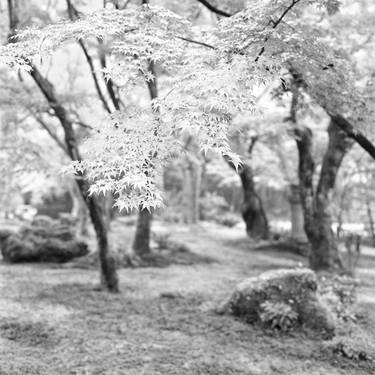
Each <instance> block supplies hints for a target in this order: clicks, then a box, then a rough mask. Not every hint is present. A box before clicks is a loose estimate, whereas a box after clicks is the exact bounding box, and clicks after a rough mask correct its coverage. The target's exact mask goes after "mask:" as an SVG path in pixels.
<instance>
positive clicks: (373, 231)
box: [366, 192, 375, 246]
mask: <svg viewBox="0 0 375 375" xmlns="http://www.w3.org/2000/svg"><path fill="white" fill-rule="evenodd" d="M366 194H367V196H366V208H367V217H368V222H369V227H370V233H371V238H372V246H375V228H374V217H373V215H372V209H371V202H370V200H369V199H368V193H367V192H366Z"/></svg>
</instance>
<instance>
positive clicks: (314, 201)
mask: <svg viewBox="0 0 375 375" xmlns="http://www.w3.org/2000/svg"><path fill="white" fill-rule="evenodd" d="M328 134H329V143H328V147H327V151H326V153H325V155H324V158H323V164H322V168H321V172H320V179H319V183H318V187H317V189H316V192H315V194H314V189H313V174H314V169H315V165H314V161H313V158H312V133H311V130H310V129H308V128H304V129H297V130H296V135H297V146H298V153H299V171H298V172H299V178H300V184H301V199H302V204H303V208H304V220H305V225H304V226H305V232H306V234H307V237H308V239H309V242H310V244H311V247H312V249H311V253H310V257H309V261H310V266H311V268H313V269H315V270H328V269H332V268H337V267H341V266H342V265H341V262H340V258H339V254H338V249H337V243H336V239H335V236H334V233H333V231H332V219H331V212H330V204H331V196H332V192H333V188H334V185H335V181H336V177H337V173H338V170H339V168H340V166H341V163H342V160H343V158H344V156H345V154H346V152H347V151H348V150H349V148H350V146H351V145H352V143H353V142H352V141H351V140H349V138H348V137H347V136H346V134H345V133H344V132H343V131H341V130H340V129H339V127H338V126H337V125H336V124H335V122H334V121H333V120H331V123H330V125H329V128H328Z"/></svg>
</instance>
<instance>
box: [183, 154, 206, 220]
mask: <svg viewBox="0 0 375 375" xmlns="http://www.w3.org/2000/svg"><path fill="white" fill-rule="evenodd" d="M184 161H185V163H184V167H183V168H184V179H185V183H184V201H185V204H184V208H185V215H184V217H185V222H186V223H187V224H197V223H198V221H199V196H200V191H201V178H202V166H201V163H200V160H199V159H198V158H195V157H193V156H191V155H186V157H185V160H184Z"/></svg>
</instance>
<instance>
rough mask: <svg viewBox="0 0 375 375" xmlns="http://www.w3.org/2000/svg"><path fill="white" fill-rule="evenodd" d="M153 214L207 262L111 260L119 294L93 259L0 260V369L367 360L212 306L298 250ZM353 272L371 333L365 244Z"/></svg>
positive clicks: (358, 364)
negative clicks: (71, 263)
mask: <svg viewBox="0 0 375 375" xmlns="http://www.w3.org/2000/svg"><path fill="white" fill-rule="evenodd" d="M158 225H159V226H162V227H167V230H169V231H171V232H172V233H173V237H174V238H176V239H178V240H180V241H183V242H184V243H185V244H188V245H189V246H190V248H191V249H192V250H193V251H194V252H196V253H197V254H200V255H204V256H209V257H212V258H214V259H215V261H214V262H211V263H204V264H202V263H197V264H194V265H171V266H169V267H167V268H152V267H151V268H134V269H131V268H126V269H121V270H120V271H119V275H120V281H121V293H119V294H108V293H106V292H103V291H101V292H99V291H95V285H96V284H97V280H98V273H97V271H95V270H91V269H86V270H83V269H76V268H75V269H74V268H66V267H63V268H62V267H60V266H56V265H49V264H45V265H37V264H23V265H7V264H5V263H2V264H0V374H1V375H5V374H6V375H13V374H14V375H18V374H19V375H21V374H22V375H24V374H25V375H26V374H27V375H33V374H43V375H44V374H45V375H54V374H61V375H68V374H76V375H79V374H82V375H83V374H87V375H94V374H96V375H115V374H125V375H133V374H134V375H140V374H145V375H147V374H150V375H151V374H152V375H153V374H155V375H156V374H160V375H169V374H176V375H184V374H202V375H203V374H212V375H220V374H222V375H228V374H243V375H253V374H257V375H268V374H288V375H293V374H295V375H305V374H306V375H318V374H325V375H326V374H329V375H335V374H348V375H349V374H350V375H352V374H353V375H354V374H356V375H362V374H374V373H375V365H374V363H373V362H371V361H355V360H349V359H346V358H343V357H342V356H340V355H339V354H334V353H332V352H331V351H330V350H328V349H327V343H324V342H322V341H319V340H316V339H312V338H309V337H307V336H305V335H302V336H301V334H297V333H294V334H289V335H281V334H276V333H269V332H268V333H267V332H264V331H263V330H262V329H260V328H259V327H254V326H250V325H247V324H245V323H243V322H241V321H238V320H236V319H234V318H233V317H230V316H219V315H217V314H215V313H214V312H213V308H214V307H215V306H217V304H218V303H220V302H221V301H223V299H225V298H226V297H227V296H228V295H229V294H230V292H231V290H232V288H233V287H234V285H235V284H236V283H237V282H238V281H240V280H242V279H243V278H245V277H249V276H254V275H257V274H259V273H261V272H263V271H265V270H269V269H272V268H281V267H291V266H295V265H297V264H298V263H303V258H301V257H298V256H296V255H288V254H286V253H284V254H283V253H280V252H279V251H274V252H273V251H272V250H267V251H265V252H261V251H253V250H252V246H251V244H250V245H249V242H248V240H247V239H246V237H245V236H244V234H243V233H242V231H239V230H237V229H229V228H224V227H219V226H215V225H208V224H202V225H201V226H198V227H194V228H187V227H178V226H174V225H166V224H158ZM132 230H133V229H132V228H130V227H127V226H123V227H122V226H121V225H118V224H117V225H116V226H115V232H116V233H115V236H118V238H119V239H120V240H121V241H124V245H128V244H126V241H130V239H131V236H132ZM374 256H375V254H374ZM358 276H359V277H360V278H361V279H362V280H363V286H361V287H360V289H359V306H358V311H359V312H360V316H361V319H359V323H358V325H359V329H363V331H364V332H366V333H367V334H368V335H369V338H370V340H373V342H375V312H374V311H375V258H374V259H373V258H372V257H371V256H368V255H366V259H365V260H364V261H363V262H361V263H360V267H359V269H358ZM374 354H375V353H374Z"/></svg>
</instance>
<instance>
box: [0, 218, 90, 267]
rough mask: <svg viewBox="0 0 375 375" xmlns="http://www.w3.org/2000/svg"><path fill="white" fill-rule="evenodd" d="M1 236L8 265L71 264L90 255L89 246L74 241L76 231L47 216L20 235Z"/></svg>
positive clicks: (11, 233)
mask: <svg viewBox="0 0 375 375" xmlns="http://www.w3.org/2000/svg"><path fill="white" fill-rule="evenodd" d="M3 232H4V233H0V247H1V253H2V255H3V259H4V260H5V261H7V262H12V263H18V262H58V263H62V262H68V261H70V260H72V259H74V258H76V257H81V256H84V255H87V254H88V253H89V250H88V246H87V244H86V243H84V242H81V241H77V240H76V239H75V238H74V234H73V228H71V227H70V226H69V225H66V224H63V223H61V222H60V221H59V220H54V219H51V218H49V217H46V216H37V217H36V218H35V219H34V220H33V221H32V222H31V224H29V225H25V226H23V227H22V228H21V229H20V230H19V231H18V232H9V231H3Z"/></svg>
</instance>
